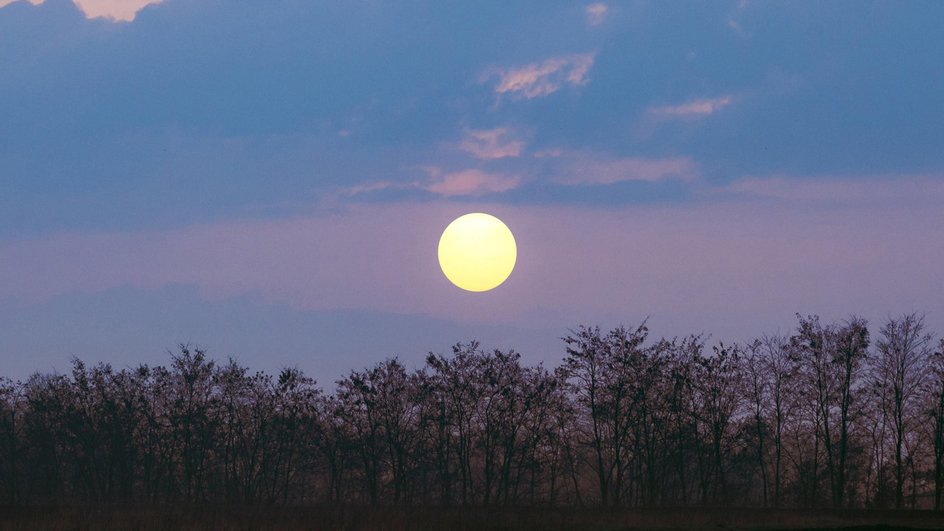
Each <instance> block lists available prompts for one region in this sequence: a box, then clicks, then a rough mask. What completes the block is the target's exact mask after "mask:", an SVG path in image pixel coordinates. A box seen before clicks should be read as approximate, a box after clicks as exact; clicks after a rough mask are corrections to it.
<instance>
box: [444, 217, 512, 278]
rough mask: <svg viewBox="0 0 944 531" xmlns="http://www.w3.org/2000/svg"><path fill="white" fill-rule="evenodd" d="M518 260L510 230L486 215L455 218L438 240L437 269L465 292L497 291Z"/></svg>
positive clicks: (498, 220) (494, 218)
mask: <svg viewBox="0 0 944 531" xmlns="http://www.w3.org/2000/svg"><path fill="white" fill-rule="evenodd" d="M517 258H518V247H517V246H516V245H515V237H514V235H512V234H511V230H509V229H508V227H507V226H506V225H505V224H504V223H502V221H501V220H500V219H498V218H496V217H495V216H490V215H488V214H482V213H479V212H476V213H473V214H466V215H464V216H461V217H459V218H456V219H455V221H453V222H452V223H450V224H449V226H448V227H446V230H444V231H443V233H442V237H441V238H440V239H439V266H440V267H442V270H443V273H445V274H446V278H448V279H449V280H450V281H451V282H452V283H453V284H455V285H456V286H459V287H460V288H462V289H464V290H467V291H488V290H490V289H494V288H496V287H498V286H499V285H500V284H501V283H502V282H504V281H505V279H507V278H508V275H510V274H511V271H512V269H514V268H515V260H517Z"/></svg>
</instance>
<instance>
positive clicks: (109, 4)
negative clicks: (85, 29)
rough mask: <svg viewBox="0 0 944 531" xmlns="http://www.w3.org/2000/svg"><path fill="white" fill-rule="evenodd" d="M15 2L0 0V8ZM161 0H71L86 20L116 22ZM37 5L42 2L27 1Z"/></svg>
mask: <svg viewBox="0 0 944 531" xmlns="http://www.w3.org/2000/svg"><path fill="white" fill-rule="evenodd" d="M15 1H17V0H0V7H3V6H5V5H8V4H12V3H13V2H15ZM161 1H162V0H73V2H74V3H75V5H77V6H79V9H81V10H82V12H83V13H85V16H86V17H87V18H105V19H108V20H114V21H116V22H129V21H132V20H134V17H135V16H137V14H138V11H141V9H143V8H144V6H147V5H149V4H159V3H160V2H161ZM29 2H31V3H32V4H35V5H39V4H42V3H43V2H44V0H29Z"/></svg>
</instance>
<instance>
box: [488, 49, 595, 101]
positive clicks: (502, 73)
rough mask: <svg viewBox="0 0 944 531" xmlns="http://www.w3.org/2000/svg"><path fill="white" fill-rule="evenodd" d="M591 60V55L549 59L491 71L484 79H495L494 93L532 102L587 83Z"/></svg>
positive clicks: (591, 64) (592, 57) (592, 55)
mask: <svg viewBox="0 0 944 531" xmlns="http://www.w3.org/2000/svg"><path fill="white" fill-rule="evenodd" d="M593 59H594V54H592V53H585V54H574V55H565V56H560V57H552V58H550V59H547V60H545V61H544V62H541V63H531V64H528V65H525V66H521V67H515V68H506V69H497V70H492V71H490V72H488V73H487V75H486V76H485V79H491V78H493V77H498V85H497V86H496V87H495V93H496V94H511V95H515V96H518V97H522V98H525V99H533V98H537V97H540V96H547V95H548V94H553V93H554V92H557V91H558V90H560V88H561V87H563V86H564V85H571V86H578V85H583V84H586V83H587V81H588V80H587V73H588V72H589V71H590V67H592V66H593Z"/></svg>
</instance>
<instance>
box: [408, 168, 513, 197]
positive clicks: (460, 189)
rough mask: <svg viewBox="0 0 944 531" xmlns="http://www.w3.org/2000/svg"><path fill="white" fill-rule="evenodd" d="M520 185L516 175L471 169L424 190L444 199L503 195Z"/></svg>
mask: <svg viewBox="0 0 944 531" xmlns="http://www.w3.org/2000/svg"><path fill="white" fill-rule="evenodd" d="M520 184H521V179H520V178H519V177H517V176H515V175H505V174H501V173H487V172H484V171H481V170H475V169H470V170H463V171H459V172H454V173H447V174H446V175H443V176H442V177H440V178H438V179H436V180H434V181H433V182H431V183H429V184H426V185H424V186H423V187H422V188H423V189H424V190H426V191H428V192H432V193H434V194H439V195H441V196H443V197H453V196H463V195H485V194H495V193H502V192H507V191H509V190H513V189H515V188H517V187H518V186H519V185H520Z"/></svg>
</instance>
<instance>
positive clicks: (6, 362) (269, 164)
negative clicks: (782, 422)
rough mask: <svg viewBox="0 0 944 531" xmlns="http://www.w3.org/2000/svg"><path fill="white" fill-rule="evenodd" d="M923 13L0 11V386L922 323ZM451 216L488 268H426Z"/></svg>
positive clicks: (930, 202) (477, 7)
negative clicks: (511, 263) (95, 367)
mask: <svg viewBox="0 0 944 531" xmlns="http://www.w3.org/2000/svg"><path fill="white" fill-rule="evenodd" d="M942 21H944V3H942V2H937V1H913V2H862V1H851V2H850V1H834V2H803V1H797V2H760V1H748V0H741V1H734V2H721V1H719V2H647V1H627V2H606V3H602V2H589V3H580V2H557V1H545V0H541V1H524V0H522V1H514V2H505V1H500V2H444V1H441V0H431V1H416V2H405V3H400V2H376V1H356V0H355V1H346V2H322V1H304V2H302V1H298V0H271V1H267V2H264V3H263V2H249V1H245V0H228V1H223V0H163V1H160V2H157V1H148V0H120V1H119V0H77V1H76V2H75V3H73V2H72V1H71V0H45V1H44V2H41V1H39V0H29V1H26V0H22V1H11V0H0V367H2V371H0V373H2V374H4V375H6V376H11V377H14V378H25V377H27V376H28V375H29V374H30V373H32V372H33V371H43V372H45V371H59V372H67V371H68V370H69V362H70V361H69V360H70V359H71V358H72V357H73V356H77V357H79V358H81V359H83V360H85V361H86V362H90V363H95V362H106V363H110V364H112V365H114V366H116V367H119V368H122V367H134V366H136V365H138V364H141V363H146V364H150V365H155V364H166V363H167V362H168V361H169V355H168V352H169V351H172V350H174V349H175V347H176V345H178V344H180V343H188V344H191V345H196V346H199V347H202V348H205V349H206V350H207V351H208V353H209V354H210V356H212V357H214V358H216V359H219V360H225V359H227V358H229V357H233V358H234V359H237V360H238V361H240V362H241V363H244V364H246V365H248V366H250V367H251V368H253V369H258V370H266V371H276V370H278V369H279V368H281V367H286V366H295V367H298V368H300V369H302V370H304V371H305V372H306V373H308V374H310V375H313V376H315V377H316V378H317V379H318V380H319V381H322V382H325V383H328V382H331V381H333V380H334V379H336V378H338V377H340V376H341V375H343V374H345V373H346V372H347V371H349V370H351V369H358V368H361V367H364V366H367V365H371V364H373V363H376V362H378V361H380V360H383V359H385V358H387V357H392V356H398V357H400V359H401V360H403V361H404V362H405V363H406V364H407V365H408V366H419V365H420V364H421V363H422V360H423V358H424V357H425V355H426V353H428V352H448V351H449V349H450V347H451V345H453V344H455V343H457V342H466V341H469V340H472V339H477V340H479V341H481V343H482V344H483V346H485V347H486V348H501V349H509V348H514V349H515V350H516V351H519V352H521V353H522V356H523V359H524V360H525V361H526V362H528V363H539V362H543V363H545V364H547V365H549V366H554V365H556V364H557V363H558V362H559V361H560V359H561V358H562V357H563V355H564V344H563V342H562V341H561V339H560V338H561V337H563V336H565V335H567V334H568V333H569V329H573V328H575V327H577V326H579V325H582V324H587V325H600V326H603V327H613V326H617V325H620V324H624V325H628V326H629V325H635V324H638V323H640V322H641V321H642V320H644V319H647V318H648V319H649V321H648V323H649V325H650V329H651V330H652V333H653V334H654V335H656V336H667V337H672V336H682V335H687V334H691V333H704V334H706V335H710V338H711V340H712V341H717V340H724V341H746V340H748V339H750V338H752V337H756V336H759V335H761V334H773V333H790V331H791V329H793V327H794V326H795V324H796V316H795V314H797V313H801V314H803V315H807V314H818V315H820V316H822V318H824V319H826V320H841V319H845V318H848V317H849V316H851V315H852V314H856V315H861V316H863V317H866V318H867V319H869V320H870V322H871V323H872V327H873V334H874V333H877V330H878V326H879V325H880V324H881V322H882V321H883V320H884V319H887V318H888V317H889V316H893V315H897V314H900V313H902V312H912V311H917V312H920V313H924V314H925V315H926V322H927V324H928V325H929V327H930V328H931V329H932V330H935V331H937V332H938V333H939V334H944V265H942V264H944V237H942V236H941V235H942V234H944V60H942V58H944V32H941V31H940V26H941V23H942ZM468 212H487V213H490V214H493V215H496V216H498V217H499V218H501V219H502V220H503V221H504V222H505V223H506V224H507V225H508V226H509V228H510V229H511V230H512V231H513V232H514V234H515V237H516V240H517V243H518V262H517V265H516V268H515V271H514V272H513V273H512V275H511V277H509V279H508V280H507V281H506V282H505V283H504V284H503V285H502V286H500V287H499V288H497V289H495V290H492V291H489V292H485V293H469V292H464V291H461V290H459V289H458V288H456V287H455V286H453V285H452V284H451V283H449V281H448V280H447V279H446V278H445V276H444V275H443V274H442V273H441V271H440V270H439V266H438V263H437V261H436V247H437V243H438V238H439V235H440V234H441V232H442V230H443V229H444V228H445V227H446V225H448V223H449V222H450V221H452V220H453V219H454V218H456V217H458V216H460V215H462V214H465V213H468Z"/></svg>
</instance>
